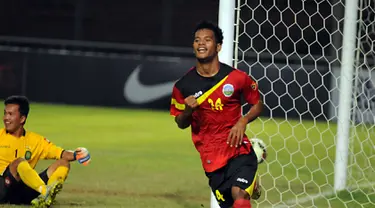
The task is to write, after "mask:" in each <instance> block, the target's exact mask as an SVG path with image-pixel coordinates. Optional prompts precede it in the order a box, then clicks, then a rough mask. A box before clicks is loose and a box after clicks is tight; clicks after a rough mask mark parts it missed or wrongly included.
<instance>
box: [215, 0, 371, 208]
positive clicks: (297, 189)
mask: <svg viewBox="0 0 375 208" xmlns="http://www.w3.org/2000/svg"><path fill="white" fill-rule="evenodd" d="M218 20H219V24H218V25H219V26H220V27H221V28H222V30H223V33H224V43H223V48H222V51H221V52H220V54H219V59H220V61H222V62H225V63H227V64H229V65H232V66H234V67H236V68H239V69H242V70H248V72H249V75H251V76H252V77H254V78H255V79H256V81H257V82H258V83H259V89H260V92H261V94H262V97H263V98H264V102H265V106H266V115H264V116H262V117H261V118H260V119H258V120H259V121H256V122H257V123H255V124H251V125H250V126H249V128H248V131H247V134H248V135H249V136H250V137H251V136H256V137H258V138H261V139H263V140H264V141H265V142H266V143H267V147H268V148H267V150H268V152H269V156H268V160H267V161H266V163H265V164H262V165H260V167H259V169H260V170H259V171H260V173H259V174H260V178H261V180H260V181H261V185H262V187H263V194H262V197H261V198H260V199H259V200H257V201H254V202H253V206H255V207H257V206H256V205H259V207H279V208H280V207H348V208H349V207H363V208H365V207H375V127H374V124H375V52H374V51H375V46H374V45H375V0H346V1H345V0H314V1H312V0H311V1H309V0H303V1H293V0H277V1H276V0H269V1H264V0H251V1H250V0H220V4H219V19H218ZM254 204H255V205H254ZM211 208H219V206H218V204H217V202H216V199H215V196H214V195H213V194H211Z"/></svg>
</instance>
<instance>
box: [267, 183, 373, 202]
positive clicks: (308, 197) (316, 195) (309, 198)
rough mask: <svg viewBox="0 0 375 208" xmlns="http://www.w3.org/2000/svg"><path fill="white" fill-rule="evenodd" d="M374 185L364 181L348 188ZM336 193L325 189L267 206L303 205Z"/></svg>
mask: <svg viewBox="0 0 375 208" xmlns="http://www.w3.org/2000/svg"><path fill="white" fill-rule="evenodd" d="M373 186H375V182H372V183H363V184H359V185H358V186H355V185H353V186H349V187H348V188H347V189H348V190H351V189H358V188H359V189H363V188H369V187H373ZM334 194H335V192H334V191H323V192H322V193H318V194H313V195H310V196H305V197H302V198H299V199H290V200H288V201H286V202H285V203H284V205H277V206H269V207H267V208H288V207H290V206H295V205H301V204H304V203H306V202H308V201H313V200H315V199H319V198H323V197H326V196H332V195H334Z"/></svg>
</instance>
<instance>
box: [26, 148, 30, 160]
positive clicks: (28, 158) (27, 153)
mask: <svg viewBox="0 0 375 208" xmlns="http://www.w3.org/2000/svg"><path fill="white" fill-rule="evenodd" d="M30 159H31V151H30V150H27V151H26V152H25V160H30Z"/></svg>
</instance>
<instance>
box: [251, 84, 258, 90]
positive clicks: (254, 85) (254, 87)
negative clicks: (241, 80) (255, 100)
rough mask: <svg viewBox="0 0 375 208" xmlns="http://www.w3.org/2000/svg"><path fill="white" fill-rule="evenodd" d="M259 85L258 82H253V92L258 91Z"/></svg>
mask: <svg viewBox="0 0 375 208" xmlns="http://www.w3.org/2000/svg"><path fill="white" fill-rule="evenodd" d="M257 87H258V86H257V83H256V82H253V83H252V84H251V88H252V89H253V90H256V89H257Z"/></svg>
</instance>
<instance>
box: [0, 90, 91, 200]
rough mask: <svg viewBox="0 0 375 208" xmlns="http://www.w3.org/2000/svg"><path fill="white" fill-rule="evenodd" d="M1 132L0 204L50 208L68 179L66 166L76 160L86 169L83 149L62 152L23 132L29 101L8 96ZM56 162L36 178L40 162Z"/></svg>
mask: <svg viewBox="0 0 375 208" xmlns="http://www.w3.org/2000/svg"><path fill="white" fill-rule="evenodd" d="M4 104H5V109H4V116H3V122H4V126H5V128H2V129H0V174H1V175H0V204H4V203H10V204H31V205H32V207H49V206H50V205H51V204H52V203H53V201H54V199H55V197H56V195H57V193H58V192H59V191H61V189H62V185H63V182H64V181H65V179H66V178H67V176H68V173H69V169H70V164H69V162H71V161H75V160H78V161H79V162H80V163H82V164H84V165H87V164H88V163H89V162H90V154H89V152H88V151H87V149H85V148H77V149H76V150H75V151H69V150H64V149H62V148H61V147H58V146H56V145H54V144H53V143H51V142H50V141H48V140H47V139H46V138H44V137H43V136H41V135H39V134H36V133H34V132H31V131H26V130H25V128H24V125H25V122H26V119H27V116H28V113H29V101H28V99H27V98H26V97H24V96H10V97H8V98H7V99H6V100H5V101H4ZM42 159H55V160H56V161H55V162H54V163H53V164H52V165H51V166H49V167H48V168H47V169H46V170H44V171H43V172H41V173H40V174H38V173H37V172H36V171H35V170H34V168H35V166H36V164H37V163H38V161H39V160H42Z"/></svg>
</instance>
